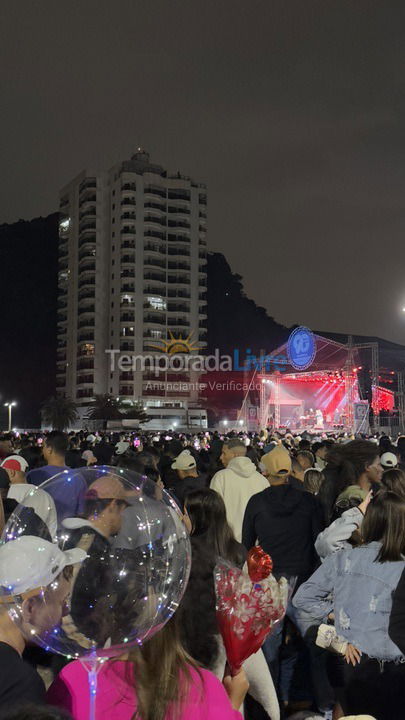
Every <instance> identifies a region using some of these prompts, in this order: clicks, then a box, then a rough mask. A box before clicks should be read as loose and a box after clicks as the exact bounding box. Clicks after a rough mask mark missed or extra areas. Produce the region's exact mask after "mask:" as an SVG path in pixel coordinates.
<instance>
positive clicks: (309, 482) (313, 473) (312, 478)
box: [304, 467, 325, 495]
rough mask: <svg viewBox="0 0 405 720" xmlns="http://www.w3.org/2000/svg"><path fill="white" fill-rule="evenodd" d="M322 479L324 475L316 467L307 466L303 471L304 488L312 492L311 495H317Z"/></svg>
mask: <svg viewBox="0 0 405 720" xmlns="http://www.w3.org/2000/svg"><path fill="white" fill-rule="evenodd" d="M324 480H325V475H324V474H323V472H322V470H319V469H318V468H316V467H314V468H308V469H307V470H305V472H304V490H307V491H308V492H310V493H312V495H318V493H319V490H320V489H321V485H322V483H323V481H324Z"/></svg>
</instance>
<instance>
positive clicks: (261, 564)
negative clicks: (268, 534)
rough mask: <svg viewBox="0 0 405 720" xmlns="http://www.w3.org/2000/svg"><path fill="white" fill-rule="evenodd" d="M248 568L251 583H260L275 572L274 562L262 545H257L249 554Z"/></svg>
mask: <svg viewBox="0 0 405 720" xmlns="http://www.w3.org/2000/svg"><path fill="white" fill-rule="evenodd" d="M247 566H248V572H249V577H250V579H251V581H252V582H260V581H261V580H264V579H265V578H267V577H268V576H269V575H270V573H271V571H272V570H273V561H272V559H271V557H270V555H267V553H265V552H264V550H263V548H261V547H260V545H256V546H255V547H252V549H251V550H249V552H248V556H247Z"/></svg>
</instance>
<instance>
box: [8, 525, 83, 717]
mask: <svg viewBox="0 0 405 720" xmlns="http://www.w3.org/2000/svg"><path fill="white" fill-rule="evenodd" d="M85 557H86V553H85V552H84V551H82V550H71V551H68V552H62V550H60V549H59V548H58V546H57V545H55V544H54V543H51V542H47V541H46V540H43V539H41V538H38V537H34V536H30V535H24V536H22V537H19V538H17V539H16V540H11V541H10V542H7V543H5V544H4V545H2V546H1V547H0V587H1V596H0V663H1V673H0V708H5V707H7V710H11V709H12V708H13V707H15V706H18V705H19V704H21V703H23V702H32V703H35V704H36V703H43V702H44V700H45V686H44V683H43V681H42V679H41V677H40V676H39V674H38V673H37V672H36V670H35V669H34V668H33V667H32V666H31V665H29V664H28V663H27V662H24V660H23V659H22V654H23V651H24V648H25V646H26V641H25V637H26V636H27V635H28V636H29V635H30V634H31V631H33V632H34V633H35V634H37V635H39V636H41V635H42V634H43V633H46V632H47V631H48V630H50V629H52V628H53V627H54V626H55V625H57V624H58V623H59V622H60V620H61V618H62V616H63V615H64V614H65V613H66V604H67V601H68V598H69V595H70V592H71V578H72V572H73V568H72V566H74V565H75V564H77V563H81V562H83V560H84V559H85ZM22 568H24V572H21V570H22ZM44 588H45V589H44ZM17 607H18V608H21V610H19V609H17ZM9 610H10V611H12V612H13V614H20V613H21V623H20V624H17V623H15V622H13V620H12V619H11V617H10V614H9Z"/></svg>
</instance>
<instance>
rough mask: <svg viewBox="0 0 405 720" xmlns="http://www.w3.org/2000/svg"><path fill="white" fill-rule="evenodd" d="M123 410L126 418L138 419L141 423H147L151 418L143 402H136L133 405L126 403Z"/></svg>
mask: <svg viewBox="0 0 405 720" xmlns="http://www.w3.org/2000/svg"><path fill="white" fill-rule="evenodd" d="M123 410H124V412H125V415H124V417H125V419H126V420H138V423H139V425H142V424H143V423H147V422H149V420H150V417H149V415H147V413H146V412H145V408H144V406H143V404H142V403H141V402H139V401H138V402H134V403H131V405H124V406H123Z"/></svg>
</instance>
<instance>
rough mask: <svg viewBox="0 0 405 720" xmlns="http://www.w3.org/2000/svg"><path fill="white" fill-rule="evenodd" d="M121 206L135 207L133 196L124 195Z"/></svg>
mask: <svg viewBox="0 0 405 720" xmlns="http://www.w3.org/2000/svg"><path fill="white" fill-rule="evenodd" d="M121 207H122V208H123V207H136V200H135V197H133V196H132V197H131V196H128V197H124V198H123V199H122V200H121Z"/></svg>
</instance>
